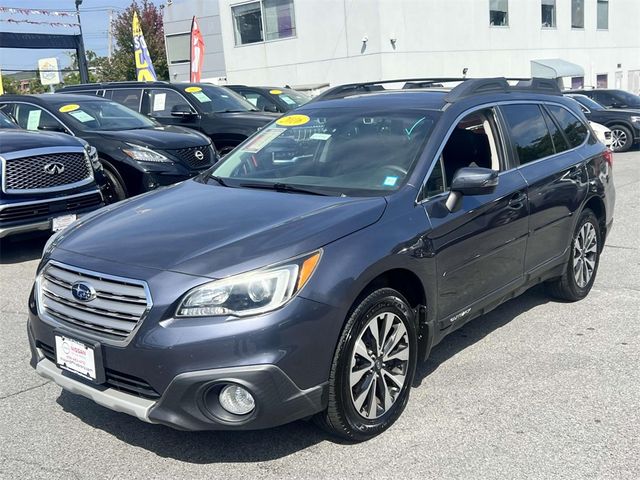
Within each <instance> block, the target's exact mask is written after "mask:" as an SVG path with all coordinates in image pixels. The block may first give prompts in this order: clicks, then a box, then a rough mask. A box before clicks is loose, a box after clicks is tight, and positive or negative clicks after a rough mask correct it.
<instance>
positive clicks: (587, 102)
mask: <svg viewBox="0 0 640 480" xmlns="http://www.w3.org/2000/svg"><path fill="white" fill-rule="evenodd" d="M570 97H571V98H573V99H574V100H576V101H577V102H578V103H581V104H582V105H584V106H585V107H587V108H588V109H589V110H596V111H597V110H604V109H605V108H604V107H603V106H602V105H600V104H599V103H598V102H596V101H595V100H592V99H590V98H589V97H587V96H586V95H570Z"/></svg>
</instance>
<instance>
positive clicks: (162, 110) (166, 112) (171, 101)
mask: <svg viewBox="0 0 640 480" xmlns="http://www.w3.org/2000/svg"><path fill="white" fill-rule="evenodd" d="M147 94H148V95H149V106H148V107H147V109H148V110H149V113H150V114H151V116H152V117H157V118H168V117H171V110H172V109H173V108H174V107H177V106H180V107H182V109H183V110H184V109H187V110H191V111H192V112H193V113H195V112H194V111H193V108H191V105H189V102H187V100H185V98H184V97H183V96H182V95H180V94H179V93H178V92H174V91H173V90H169V89H166V88H158V89H156V88H153V89H151V88H150V89H148V90H147Z"/></svg>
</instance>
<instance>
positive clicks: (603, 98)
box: [593, 90, 616, 107]
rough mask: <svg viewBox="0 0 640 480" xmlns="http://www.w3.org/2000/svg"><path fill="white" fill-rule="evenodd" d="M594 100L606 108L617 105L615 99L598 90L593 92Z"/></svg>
mask: <svg viewBox="0 0 640 480" xmlns="http://www.w3.org/2000/svg"><path fill="white" fill-rule="evenodd" d="M593 98H594V100H595V101H596V102H598V103H599V104H600V105H604V106H605V107H610V106H611V105H613V104H614V103H616V99H615V97H614V96H613V95H611V94H610V93H608V92H602V91H597V90H596V91H594V92H593Z"/></svg>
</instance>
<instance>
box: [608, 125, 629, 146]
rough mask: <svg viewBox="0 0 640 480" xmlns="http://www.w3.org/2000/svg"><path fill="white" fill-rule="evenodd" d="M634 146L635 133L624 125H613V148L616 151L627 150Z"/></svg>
mask: <svg viewBox="0 0 640 480" xmlns="http://www.w3.org/2000/svg"><path fill="white" fill-rule="evenodd" d="M632 146H633V133H631V130H630V129H629V128H628V127H626V126H624V125H613V126H612V127H611V150H613V151H614V152H627V151H629V150H630V149H631V147H632Z"/></svg>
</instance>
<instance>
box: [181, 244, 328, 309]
mask: <svg viewBox="0 0 640 480" xmlns="http://www.w3.org/2000/svg"><path fill="white" fill-rule="evenodd" d="M321 255H322V251H321V250H318V251H316V252H313V253H311V254H309V255H305V256H302V257H299V258H297V259H295V260H291V261H289V262H287V263H286V264H283V265H279V266H274V267H269V268H265V269H261V270H254V271H252V272H249V273H244V274H242V275H236V276H233V277H229V278H225V279H222V280H215V281H213V282H209V283H205V284H204V285H200V286H199V287H196V288H194V289H192V290H191V291H190V292H188V293H187V294H186V295H185V297H184V299H183V300H182V302H180V306H179V307H178V310H177V311H176V316H177V317H209V316H216V315H233V316H236V317H246V316H250V315H258V314H260V313H265V312H270V311H272V310H275V309H277V308H280V307H281V306H283V305H284V304H285V303H287V302H288V301H289V300H291V299H292V298H293V297H294V295H295V294H296V293H298V292H299V291H300V290H301V289H302V288H303V287H304V286H305V284H306V283H307V281H308V280H309V279H310V278H311V275H313V272H314V271H315V269H316V267H317V265H318V262H319V261H320V257H321Z"/></svg>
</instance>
